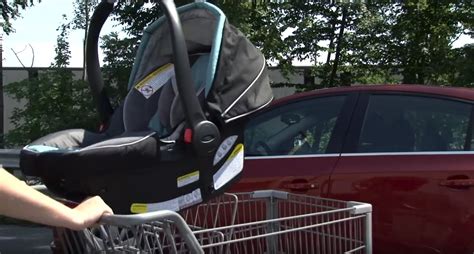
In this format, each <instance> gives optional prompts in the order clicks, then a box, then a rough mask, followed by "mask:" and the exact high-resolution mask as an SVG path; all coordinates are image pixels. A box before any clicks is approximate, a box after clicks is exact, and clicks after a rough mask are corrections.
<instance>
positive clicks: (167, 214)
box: [99, 210, 204, 253]
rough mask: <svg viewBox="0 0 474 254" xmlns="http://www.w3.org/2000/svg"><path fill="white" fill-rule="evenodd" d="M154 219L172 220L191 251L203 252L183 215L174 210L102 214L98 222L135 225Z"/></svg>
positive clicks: (114, 224)
mask: <svg viewBox="0 0 474 254" xmlns="http://www.w3.org/2000/svg"><path fill="white" fill-rule="evenodd" d="M156 220H169V221H172V222H173V223H174V224H175V225H176V227H177V228H178V230H179V233H180V235H181V237H182V238H183V239H184V241H185V242H186V244H187V245H188V247H189V250H190V251H191V253H204V251H203V249H202V248H201V245H199V242H198V240H197V239H196V236H195V235H194V234H193V232H192V231H191V229H190V228H189V226H188V224H186V221H184V219H183V217H181V215H179V214H178V213H176V212H173V211H168V210H163V211H156V212H150V213H142V214H133V215H111V214H104V215H102V217H101V218H100V221H99V223H100V224H105V225H112V226H136V225H140V224H143V223H147V222H150V221H156Z"/></svg>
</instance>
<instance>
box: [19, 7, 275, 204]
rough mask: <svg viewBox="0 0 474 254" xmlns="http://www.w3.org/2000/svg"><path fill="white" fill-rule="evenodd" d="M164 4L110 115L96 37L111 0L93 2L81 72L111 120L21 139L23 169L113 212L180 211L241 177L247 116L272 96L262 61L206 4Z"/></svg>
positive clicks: (56, 190) (219, 13)
mask: <svg viewBox="0 0 474 254" xmlns="http://www.w3.org/2000/svg"><path fill="white" fill-rule="evenodd" d="M161 5H162V7H163V10H164V12H165V14H166V15H165V16H166V17H161V18H160V19H158V20H157V21H156V22H154V23H153V24H152V25H151V26H149V27H148V28H147V29H146V30H145V31H144V35H143V37H142V40H141V44H140V47H139V49H138V52H137V56H136V59H135V62H134V66H133V70H132V73H131V77H130V82H129V92H128V95H127V96H126V98H125V100H124V102H123V103H122V105H121V106H120V107H119V108H118V109H116V110H115V111H114V112H113V115H111V114H109V112H110V111H111V110H110V109H111V107H110V103H109V101H108V98H107V97H106V95H105V93H104V89H103V85H102V82H103V81H102V78H101V75H100V68H99V64H98V57H97V41H98V36H99V33H100V29H101V27H102V25H103V23H104V22H105V20H106V19H107V16H108V15H109V14H110V12H111V11H112V9H113V1H110V0H109V1H106V0H103V1H102V2H101V3H100V4H99V6H98V7H97V9H96V11H95V12H94V15H93V18H92V21H91V29H90V33H89V34H90V35H89V37H88V46H87V74H88V79H89V83H90V85H91V88H92V92H93V94H94V96H95V97H94V98H95V99H96V101H97V103H98V109H99V113H100V114H101V118H102V120H103V121H104V122H107V123H108V128H107V129H106V130H105V131H103V132H101V133H92V132H89V131H86V130H83V129H73V130H65V131H60V132H56V133H53V134H50V135H47V136H45V137H42V138H40V139H38V140H36V141H34V142H33V143H31V144H29V145H27V146H25V147H24V148H23V149H22V151H21V155H20V167H21V169H22V171H23V173H24V174H25V175H29V176H38V177H41V178H42V180H43V182H44V184H45V185H46V186H47V187H48V189H50V190H51V191H52V192H54V193H56V194H57V195H60V196H61V197H64V198H67V199H71V200H77V201H79V200H81V199H83V198H84V197H86V196H91V195H100V196H101V197H102V198H103V199H104V200H105V201H106V203H108V204H109V205H110V206H111V207H112V208H113V209H114V211H115V212H117V213H141V212H148V211H154V210H161V209H169V210H175V211H178V210H181V209H183V208H186V207H189V206H192V205H194V204H197V203H200V202H203V201H206V200H208V199H209V198H212V197H214V196H216V195H218V194H221V193H222V192H223V191H224V190H226V189H227V188H228V187H229V186H230V184H232V183H233V182H235V181H236V180H237V179H238V177H239V175H240V174H241V171H242V168H243V126H244V123H245V120H246V118H248V115H249V114H251V113H253V112H255V111H258V110H260V109H261V108H263V107H265V106H266V105H268V104H269V103H270V101H271V100H272V98H273V96H272V92H271V88H270V85H269V79H268V76H267V69H266V64H265V59H264V57H263V55H262V54H261V53H260V52H259V50H257V49H256V48H255V47H254V46H253V45H252V44H251V43H250V42H249V41H248V40H247V39H246V38H245V37H244V35H243V34H242V33H241V32H239V31H238V30H237V29H236V28H235V27H233V26H232V25H230V24H229V23H228V22H227V20H226V18H225V16H224V14H223V13H222V11H221V10H219V9H218V8H217V7H215V6H213V5H212V4H209V3H205V2H197V3H192V4H189V5H186V6H183V7H180V8H179V9H178V10H176V7H175V6H174V3H173V1H169V0H163V1H162V3H161ZM178 13H179V14H178ZM165 22H167V23H168V24H169V26H166V25H164V23H165Z"/></svg>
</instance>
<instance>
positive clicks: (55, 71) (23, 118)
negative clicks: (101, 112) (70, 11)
mask: <svg viewBox="0 0 474 254" xmlns="http://www.w3.org/2000/svg"><path fill="white" fill-rule="evenodd" d="M69 30H70V27H69V23H67V22H66V24H63V25H61V26H60V27H59V28H58V31H59V35H58V38H57V45H56V48H55V52H56V56H55V58H54V63H52V64H51V68H50V69H49V70H46V71H45V72H40V73H39V74H38V75H37V77H32V78H30V79H25V80H23V81H21V82H16V83H10V84H8V85H7V86H6V87H5V91H6V93H7V94H9V96H11V97H12V98H14V99H16V100H18V101H24V102H25V106H24V107H21V108H15V109H14V111H13V114H12V117H11V119H10V120H11V121H12V124H13V125H14V126H15V128H14V129H13V130H11V131H10V132H8V133H7V135H6V138H5V140H6V144H7V145H8V146H22V145H25V144H27V143H29V142H31V141H33V140H35V139H37V138H39V137H41V136H44V135H46V134H49V133H52V132H56V131H59V130H64V129H69V128H88V129H91V128H94V126H95V124H96V123H97V122H98V120H97V116H96V113H95V109H94V107H93V103H92V98H91V96H90V92H89V88H88V86H87V84H86V83H85V82H84V81H82V80H78V79H77V78H75V77H74V74H73V73H72V71H71V70H70V69H68V68H67V66H68V65H69V59H70V57H71V52H70V49H69V43H68V41H67V39H68V35H69Z"/></svg>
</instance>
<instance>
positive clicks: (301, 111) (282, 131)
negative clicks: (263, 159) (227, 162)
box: [245, 96, 346, 156]
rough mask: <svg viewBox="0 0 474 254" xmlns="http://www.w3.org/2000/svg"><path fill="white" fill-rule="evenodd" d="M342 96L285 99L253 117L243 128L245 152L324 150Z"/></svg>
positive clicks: (286, 152) (293, 152) (274, 152)
mask: <svg viewBox="0 0 474 254" xmlns="http://www.w3.org/2000/svg"><path fill="white" fill-rule="evenodd" d="M345 97H346V96H333V97H323V98H317V99H310V100H304V101H299V102H294V103H289V104H286V105H283V106H280V107H278V108H274V109H272V110H270V111H267V112H265V113H263V114H260V115H259V116H257V117H255V118H253V119H252V120H250V121H249V123H248V124H247V127H246V128H245V150H246V155H247V156H265V155H304V154H322V153H326V150H327V147H328V144H329V141H330V139H331V134H332V131H333V129H334V126H335V124H336V120H337V118H338V115H339V114H340V111H341V108H342V105H343V103H344V100H345Z"/></svg>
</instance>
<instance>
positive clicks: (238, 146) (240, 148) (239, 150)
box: [227, 144, 244, 160]
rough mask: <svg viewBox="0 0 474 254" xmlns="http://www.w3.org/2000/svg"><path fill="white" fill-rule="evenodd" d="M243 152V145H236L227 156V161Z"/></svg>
mask: <svg viewBox="0 0 474 254" xmlns="http://www.w3.org/2000/svg"><path fill="white" fill-rule="evenodd" d="M243 150H244V145H243V144H238V145H236V146H235V148H234V151H232V153H231V154H230V155H229V158H228V159H227V160H232V159H233V158H234V157H235V156H237V155H238V154H239V153H240V152H242V151H243Z"/></svg>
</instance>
